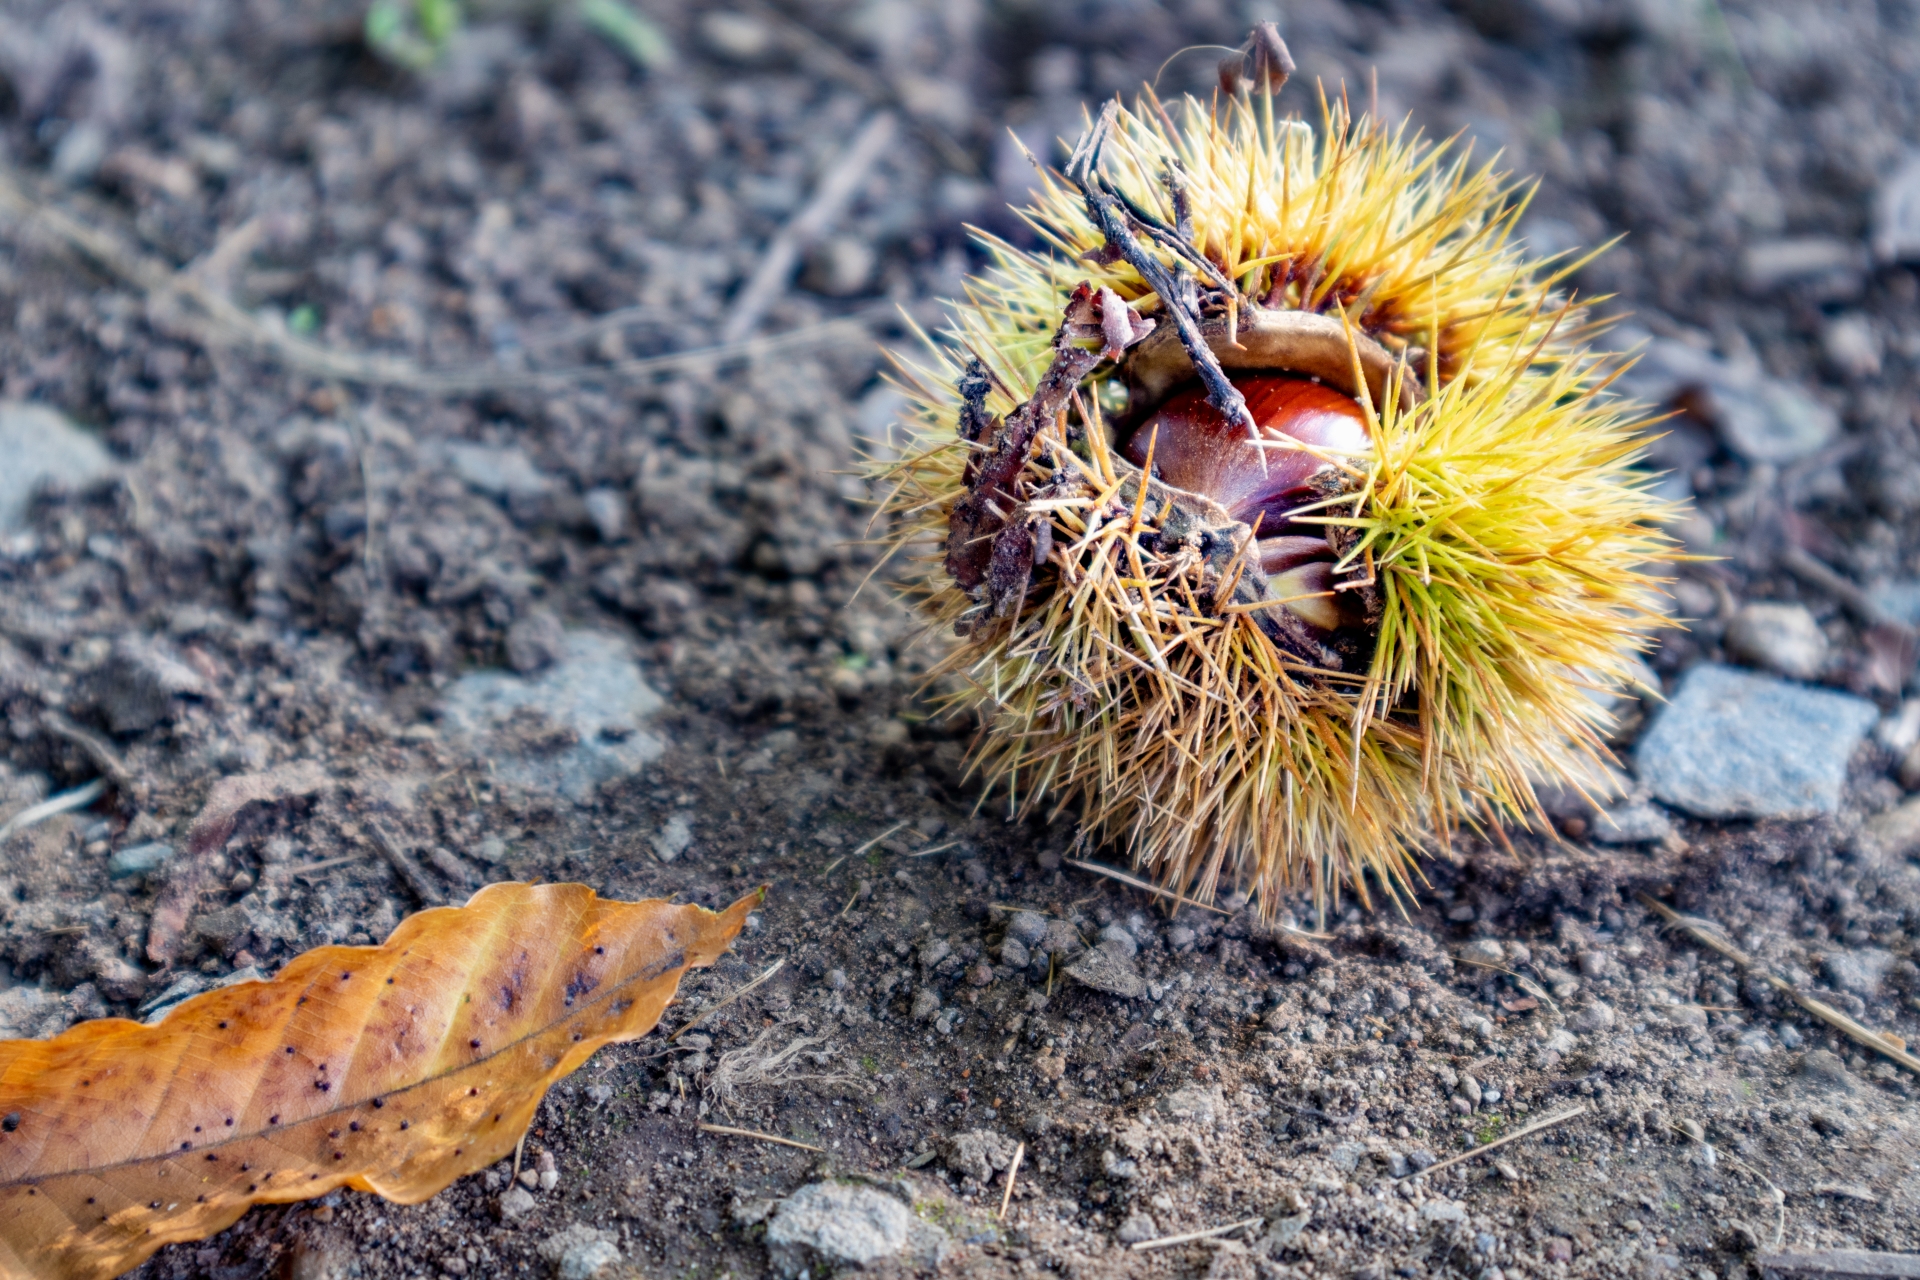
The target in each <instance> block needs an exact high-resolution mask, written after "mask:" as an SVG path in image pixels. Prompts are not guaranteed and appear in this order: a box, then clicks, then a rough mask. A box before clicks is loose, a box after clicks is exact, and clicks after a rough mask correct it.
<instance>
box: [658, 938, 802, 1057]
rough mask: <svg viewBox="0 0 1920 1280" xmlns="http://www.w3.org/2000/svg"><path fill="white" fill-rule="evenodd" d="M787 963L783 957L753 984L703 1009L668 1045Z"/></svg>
mask: <svg viewBox="0 0 1920 1280" xmlns="http://www.w3.org/2000/svg"><path fill="white" fill-rule="evenodd" d="M786 963H787V960H786V957H785V956H782V957H781V958H780V959H778V960H775V961H774V962H773V963H772V964H771V965H769V966H768V967H767V971H766V972H765V973H763V974H761V975H760V976H759V977H757V978H755V979H754V980H753V981H752V982H749V983H748V984H747V985H746V986H744V987H740V988H739V989H737V990H736V991H734V993H733V994H732V995H730V996H727V997H725V998H724V999H722V1000H721V1001H720V1002H719V1003H718V1004H714V1005H709V1006H708V1007H706V1008H705V1009H702V1010H701V1011H700V1012H699V1013H696V1014H694V1015H693V1017H691V1018H689V1019H688V1020H687V1021H686V1022H685V1023H683V1024H682V1025H681V1027H680V1029H679V1030H678V1031H676V1032H674V1033H673V1034H672V1035H670V1036H668V1037H667V1043H668V1044H672V1043H673V1042H674V1041H675V1040H678V1039H679V1038H680V1037H681V1036H683V1035H685V1034H686V1033H687V1032H689V1031H691V1030H693V1029H694V1028H695V1027H697V1026H699V1025H700V1023H702V1022H703V1021H705V1020H706V1019H707V1018H709V1017H711V1016H712V1015H713V1014H716V1013H718V1012H720V1011H721V1010H722V1009H724V1008H726V1007H727V1006H728V1005H730V1004H732V1003H733V1002H734V1001H735V1000H738V999H739V998H740V997H741V996H744V995H745V994H747V992H749V991H751V990H753V989H754V988H755V987H757V986H759V985H760V984H761V983H763V982H765V981H766V980H767V979H768V978H771V977H772V976H773V975H774V974H776V973H778V972H780V970H781V969H783V968H785V967H786Z"/></svg>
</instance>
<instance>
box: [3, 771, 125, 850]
mask: <svg viewBox="0 0 1920 1280" xmlns="http://www.w3.org/2000/svg"><path fill="white" fill-rule="evenodd" d="M106 791H107V780H106V779H105V778H95V779H94V780H93V781H92V782H89V783H87V784H86V785H85V786H83V787H75V788H74V789H73V790H71V791H62V792H61V793H60V794H59V795H57V796H53V797H51V798H49V799H46V800H42V801H41V802H40V803H39V804H36V805H30V806H28V807H27V808H25V809H22V810H21V811H20V812H18V813H16V814H14V815H13V816H12V817H11V818H8V819H7V820H6V821H5V822H0V842H4V841H5V840H6V839H7V838H8V837H9V836H11V835H13V833H14V832H16V831H25V830H26V829H27V828H28V827H31V826H36V825H38V824H39V823H42V822H45V821H46V820H47V819H48V818H51V817H54V816H55V815H57V814H62V813H67V812H69V811H70V810H73V809H84V808H86V807H87V806H88V805H90V804H92V803H93V802H94V801H95V800H98V799H99V798H100V797H101V796H103V795H105V794H106Z"/></svg>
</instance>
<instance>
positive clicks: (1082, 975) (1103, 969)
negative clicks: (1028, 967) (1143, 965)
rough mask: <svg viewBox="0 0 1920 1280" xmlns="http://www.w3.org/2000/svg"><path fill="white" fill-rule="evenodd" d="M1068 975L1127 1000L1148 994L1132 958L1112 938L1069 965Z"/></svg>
mask: <svg viewBox="0 0 1920 1280" xmlns="http://www.w3.org/2000/svg"><path fill="white" fill-rule="evenodd" d="M1067 976H1068V977H1069V978H1072V979H1073V980H1074V981H1075V982H1078V983H1079V984H1080V985H1081V986H1083V987H1092V988H1093V989H1094V990H1095V991H1104V992H1106V993H1107V994H1108V995H1115V996H1120V997H1121V998H1122V999H1126V1000H1138V999H1139V998H1140V997H1141V996H1143V995H1145V994H1147V984H1146V983H1145V982H1143V981H1141V978H1140V971H1139V970H1138V969H1137V968H1135V967H1134V963H1133V957H1132V956H1131V955H1129V954H1128V952H1127V951H1126V950H1125V949H1123V948H1122V947H1121V945H1120V944H1119V943H1117V942H1114V941H1112V940H1111V939H1109V940H1107V941H1104V942H1102V943H1101V944H1100V945H1099V946H1097V947H1094V948H1093V949H1092V950H1091V951H1088V952H1087V953H1086V954H1085V955H1083V956H1081V957H1080V958H1079V959H1077V960H1075V961H1074V962H1073V963H1072V964H1070V965H1068V966H1067Z"/></svg>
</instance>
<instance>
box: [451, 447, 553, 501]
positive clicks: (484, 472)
mask: <svg viewBox="0 0 1920 1280" xmlns="http://www.w3.org/2000/svg"><path fill="white" fill-rule="evenodd" d="M447 461H448V462H449V463H450V464H452V467H453V474H455V475H456V476H459V477H460V478H461V479H462V480H464V481H466V482H467V484H469V485H470V486H472V487H473V488H474V489H477V490H478V491H479V492H481V493H484V494H486V495H487V496H488V497H490V498H522V499H524V498H538V497H541V496H543V495H545V494H546V493H547V492H548V491H549V490H550V489H551V488H552V487H553V477H551V476H549V475H547V474H546V473H545V472H543V471H541V470H540V469H539V468H538V467H536V466H534V465H533V459H531V458H529V457H528V456H527V451H526V450H524V449H521V448H518V447H515V446H511V445H510V446H508V447H506V448H495V447H493V446H491V445H484V444H456V445H449V446H448V448H447Z"/></svg>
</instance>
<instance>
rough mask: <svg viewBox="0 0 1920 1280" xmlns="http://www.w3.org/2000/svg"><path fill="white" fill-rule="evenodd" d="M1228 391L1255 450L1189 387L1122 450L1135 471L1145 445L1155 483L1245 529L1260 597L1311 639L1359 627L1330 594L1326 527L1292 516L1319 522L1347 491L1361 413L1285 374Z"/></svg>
mask: <svg viewBox="0 0 1920 1280" xmlns="http://www.w3.org/2000/svg"><path fill="white" fill-rule="evenodd" d="M1233 384H1234V386H1236V387H1238V388H1239V389H1240V393H1241V394H1242V395H1243V396H1245V397H1246V400H1247V409H1248V411H1249V412H1250V413H1251V414H1252V415H1253V420H1254V423H1255V424H1256V425H1257V426H1258V427H1259V429H1260V434H1261V437H1262V438H1263V439H1264V440H1265V441H1267V442H1268V443H1267V444H1265V445H1264V446H1260V445H1256V444H1255V443H1254V442H1253V440H1252V439H1251V438H1249V436H1248V434H1247V431H1246V428H1245V427H1244V426H1240V425H1237V424H1233V423H1229V422H1228V421H1227V419H1226V418H1225V417H1223V416H1222V415H1221V414H1220V412H1219V410H1217V409H1215V408H1214V407H1213V406H1212V405H1211V404H1209V403H1207V397H1206V391H1205V389H1204V388H1202V387H1200V386H1199V385H1197V384H1195V385H1193V386H1190V387H1188V388H1186V389H1185V390H1182V391H1179V392H1177V393H1175V394H1174V395H1173V396H1171V397H1170V398H1168V399H1167V400H1166V401H1165V402H1164V403H1163V404H1162V405H1161V406H1160V408H1159V409H1158V410H1157V411H1156V412H1155V413H1154V414H1153V416H1152V417H1150V418H1148V419H1147V420H1146V421H1145V422H1143V423H1142V424H1141V425H1140V426H1139V427H1138V428H1136V429H1135V430H1134V432H1133V433H1132V435H1131V436H1130V437H1129V438H1128V439H1127V441H1126V443H1125V445H1124V446H1123V450H1122V451H1123V452H1124V454H1125V455H1126V457H1127V459H1128V461H1130V462H1132V463H1133V464H1134V465H1135V466H1140V467H1144V466H1146V465H1147V456H1148V451H1149V446H1151V450H1152V455H1153V471H1154V474H1155V475H1156V476H1158V477H1159V478H1160V479H1161V480H1162V481H1164V482H1166V483H1167V484H1170V485H1173V486H1174V487H1176V488H1180V489H1185V490H1187V491H1188V492H1191V493H1199V494H1204V495H1206V496H1207V497H1209V498H1211V499H1213V500H1214V501H1215V502H1217V503H1219V504H1220V506H1222V507H1224V508H1225V509H1226V510H1227V512H1228V513H1229V514H1230V515H1232V517H1233V518H1234V519H1236V520H1239V521H1243V522H1245V523H1246V524H1249V525H1254V526H1255V528H1256V529H1257V530H1258V537H1259V554H1260V567H1261V568H1262V569H1263V570H1265V572H1266V574H1267V578H1268V587H1269V590H1268V595H1269V598H1270V599H1274V600H1282V601H1286V603H1285V604H1284V605H1283V606H1280V607H1283V608H1285V609H1287V610H1290V611H1291V612H1292V613H1293V614H1294V615H1296V616H1297V617H1298V618H1299V619H1300V620H1301V621H1302V622H1304V623H1306V624H1307V625H1308V626H1309V627H1310V628H1312V629H1313V630H1315V631H1317V632H1319V633H1321V634H1320V635H1319V636H1318V637H1316V638H1318V639H1321V640H1323V641H1324V640H1327V639H1329V638H1331V637H1332V635H1333V634H1334V633H1337V632H1340V631H1342V630H1350V629H1353V628H1357V627H1362V626H1364V624H1365V618H1364V606H1363V604H1362V602H1361V601H1360V599H1359V598H1358V597H1357V596H1356V595H1355V594H1354V593H1353V592H1350V591H1348V592H1336V591H1335V590H1334V587H1335V585H1336V584H1335V581H1334V574H1333V566H1334V563H1335V561H1336V559H1337V558H1338V557H1337V555H1336V553H1335V549H1334V547H1333V545H1332V544H1331V543H1330V542H1329V540H1328V535H1327V527H1326V526H1323V525H1320V524H1315V523H1308V522H1306V521H1305V520H1303V519H1302V518H1301V517H1310V516H1316V515H1321V514H1325V509H1324V503H1325V500H1326V499H1327V498H1329V497H1332V496H1334V495H1337V494H1339V493H1341V492H1344V491H1346V490H1347V489H1349V488H1351V484H1350V479H1349V477H1350V476H1351V475H1352V473H1353V470H1354V469H1355V468H1357V467H1358V466H1360V465H1364V460H1365V455H1366V454H1367V453H1368V452H1369V451H1370V450H1371V448H1372V436H1371V433H1370V431H1369V428H1368V422H1367V414H1366V411H1365V410H1364V409H1362V408H1361V407H1360V405H1359V404H1358V403H1357V402H1355V401H1354V400H1353V399H1352V398H1351V397H1350V396H1347V395H1344V394H1343V393H1341V392H1339V391H1336V390H1334V389H1333V388H1332V387H1329V386H1327V385H1325V384H1324V383H1320V382H1315V381H1314V380H1312V379H1311V378H1303V377H1298V376H1296V375H1293V374H1285V373H1256V374H1240V375H1237V376H1235V377H1234V378H1233ZM1263 457H1264V465H1263ZM1342 461H1345V462H1346V466H1345V467H1344V468H1343V467H1342V465H1341V462H1342ZM1303 508H1311V509H1310V510H1303ZM1256 521H1258V523H1257V525H1256V524H1255V522H1256ZM1342 647H1350V646H1342Z"/></svg>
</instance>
